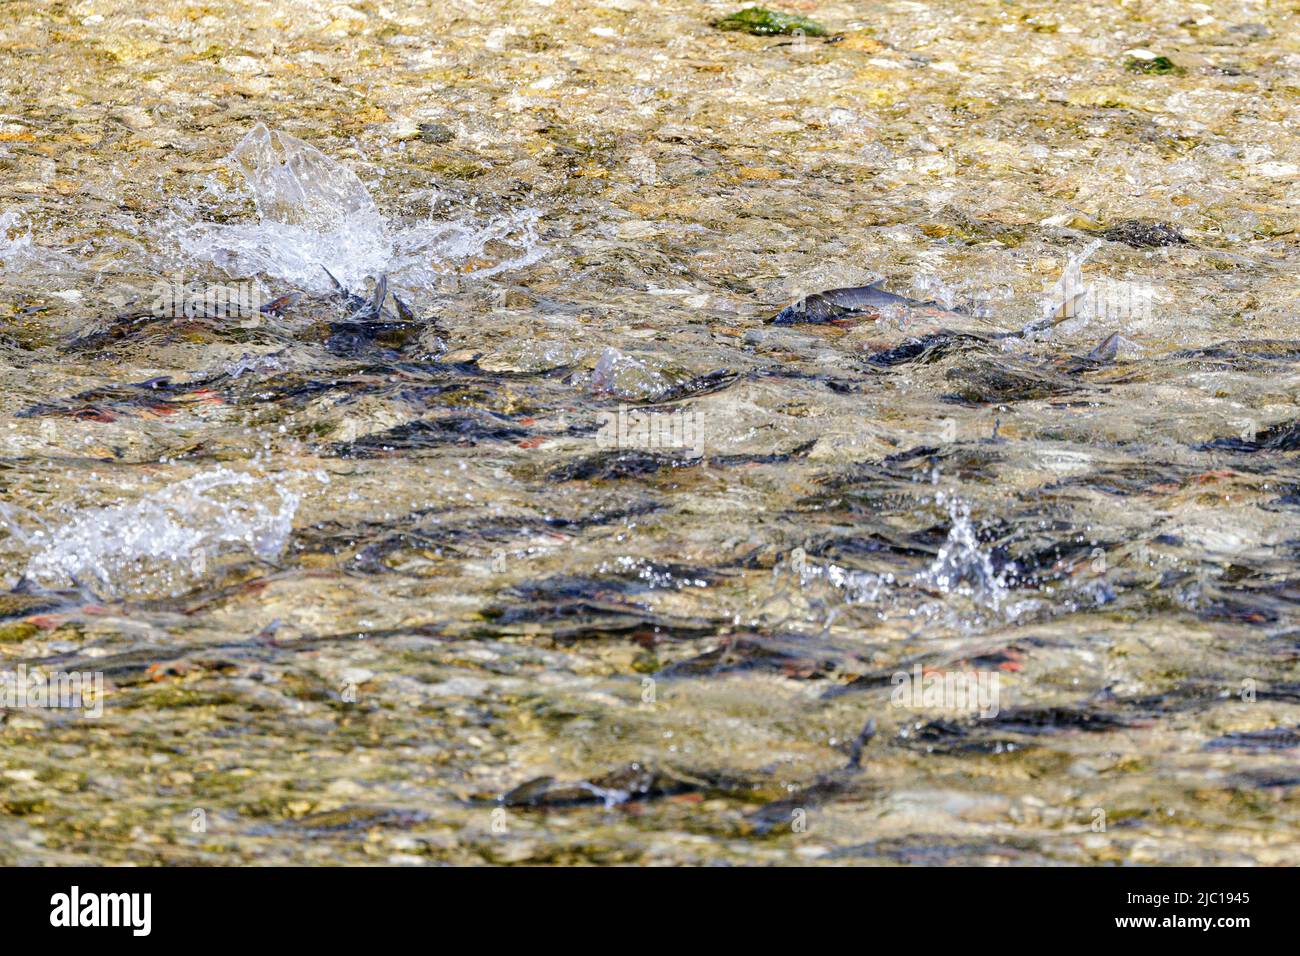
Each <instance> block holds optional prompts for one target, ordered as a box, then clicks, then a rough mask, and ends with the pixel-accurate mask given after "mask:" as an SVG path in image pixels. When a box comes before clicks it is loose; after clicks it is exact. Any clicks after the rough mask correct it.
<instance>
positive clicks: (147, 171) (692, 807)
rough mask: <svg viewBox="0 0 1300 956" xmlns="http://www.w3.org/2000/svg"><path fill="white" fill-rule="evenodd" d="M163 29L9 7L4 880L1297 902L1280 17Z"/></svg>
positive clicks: (1078, 15)
mask: <svg viewBox="0 0 1300 956" xmlns="http://www.w3.org/2000/svg"><path fill="white" fill-rule="evenodd" d="M150 6H151V11H153V12H142V11H141V9H140V6H139V5H138V4H128V3H125V2H117V0H104V2H99V0H84V2H80V3H73V4H64V5H52V4H46V3H37V2H10V3H6V4H4V5H3V6H0V164H3V172H4V176H3V181H2V182H3V185H2V186H0V188H2V189H3V195H4V208H3V210H2V211H0V293H2V294H0V363H2V364H0V368H3V372H2V373H0V374H2V375H3V387H2V388H0V416H3V417H2V418H0V586H2V587H3V589H4V591H5V593H4V594H3V595H0V651H3V653H4V655H5V658H6V660H5V663H4V665H3V666H4V667H5V668H8V669H11V670H12V669H14V668H17V667H18V665H19V664H23V665H25V666H26V667H27V668H28V669H32V668H37V667H39V668H44V669H46V670H50V671H86V672H92V671H97V672H101V673H103V674H104V676H105V680H106V682H107V685H108V696H107V700H106V702H105V709H104V714H103V716H102V717H100V718H98V719H87V718H85V717H83V716H82V715H81V714H80V713H79V712H77V711H75V710H70V709H63V710H60V709H49V708H44V709H42V708H31V707H26V708H11V709H8V710H7V711H6V712H5V714H4V720H3V724H0V774H3V777H2V780H3V785H4V795H3V798H0V835H2V836H3V840H0V846H2V847H3V851H2V855H0V860H2V861H3V862H9V863H16V862H21V863H49V862H76V861H80V862H91V861H95V862H98V861H108V862H135V863H144V864H149V863H184V862H211V863H215V862H235V861H239V860H249V861H258V862H268V863H272V862H319V863H357V862H403V863H405V862H411V863H424V862H458V863H476V862H584V861H591V862H609V863H612V862H636V863H647V864H649V863H693V862H706V861H728V862H757V863H790V862H799V863H810V862H837V863H858V862H874V863H880V862H885V863H934V864H944V863H998V864H1007V863H1044V862H1051V863H1080V864H1088V863H1243V864H1244V863H1264V864H1273V863H1291V864H1294V863H1296V862H1300V858H1298V857H1300V854H1297V850H1296V847H1297V846H1300V841H1298V840H1297V831H1298V830H1300V819H1298V817H1297V811H1296V802H1295V794H1296V788H1297V786H1300V776H1298V775H1297V770H1296V758H1297V746H1298V745H1300V731H1297V729H1296V728H1297V726H1298V725H1300V674H1298V673H1297V661H1300V614H1298V613H1297V611H1298V606H1297V602H1300V580H1298V579H1297V576H1296V560H1297V556H1298V554H1300V524H1298V523H1297V515H1298V514H1300V468H1297V465H1296V458H1295V456H1296V451H1297V449H1300V425H1297V418H1298V413H1297V404H1298V399H1297V396H1298V395H1300V372H1298V364H1297V363H1300V334H1298V331H1297V314H1296V291H1297V287H1298V285H1300V282H1298V280H1297V278H1296V276H1297V271H1296V266H1297V262H1298V260H1300V255H1298V254H1297V249H1296V231H1295V230H1296V227H1297V215H1296V208H1297V206H1296V204H1297V200H1300V148H1298V147H1297V145H1296V137H1295V131H1296V125H1297V122H1298V121H1300V101H1298V100H1297V89H1298V87H1297V80H1296V77H1297V75H1300V74H1298V73H1297V71H1298V70H1300V51H1298V50H1297V49H1296V47H1295V42H1294V37H1295V36H1296V35H1297V31H1296V27H1297V24H1296V17H1295V15H1294V14H1293V13H1291V12H1289V11H1287V10H1284V9H1282V7H1281V6H1279V5H1265V4H1257V3H1243V2H1237V3H1228V4H1218V5H1214V6H1213V7H1211V6H1210V5H1208V4H1186V3H1156V4H1141V5H1138V4H1120V3H1089V4H1084V5H1078V4H1071V5H1060V4H1045V3H1016V4H1008V3H1002V2H984V3H981V2H976V3H970V2H962V3H947V2H942V3H919V2H898V3H884V4H870V5H867V4H846V3H799V4H795V5H794V8H796V9H798V11H799V12H802V13H805V14H806V15H809V16H813V17H815V18H816V19H818V20H820V21H822V22H823V23H825V24H826V25H827V26H828V27H829V28H830V32H831V33H832V34H837V35H838V34H843V38H842V39H835V40H833V41H831V42H823V41H822V40H821V39H812V38H803V39H791V38H788V37H754V36H748V35H744V34H740V33H731V32H722V31H719V30H716V29H714V28H712V27H711V26H710V23H711V21H713V20H714V19H716V18H717V17H719V16H722V15H724V14H726V13H729V12H732V11H733V10H734V9H735V7H734V6H733V5H731V4H729V3H727V4H724V3H705V2H689V3H688V2H676V0H670V2H667V3H660V4H649V3H642V2H638V0H607V2H603V3H598V4H585V3H583V4H579V3H570V2H567V0H549V2H533V3H522V4H516V3H510V4H506V3H499V2H495V0H494V2H490V3H475V4H468V3H466V4H455V3H452V4H435V5H429V4H425V3H416V2H412V0H393V2H390V3H387V4H384V5H381V6H373V5H368V4H363V5H358V6H356V7H352V6H346V5H342V4H338V5H329V4H319V3H306V2H296V3H284V4H251V3H237V2H230V0H223V2H221V3H219V4H216V5H212V4H209V5H208V6H198V5H192V4H185V3H173V2H164V3H160V4H153V5H150ZM1153 55H1154V56H1167V57H1169V58H1170V61H1169V65H1170V66H1171V67H1172V68H1173V72H1144V70H1145V69H1149V67H1143V66H1142V64H1150V63H1153V62H1155V61H1154V60H1153V59H1152V56H1153ZM1130 220H1149V221H1155V222H1160V223H1166V224H1170V225H1171V226H1174V227H1176V228H1177V229H1179V230H1181V234H1182V236H1184V237H1185V238H1186V240H1187V242H1186V243H1173V244H1166V245H1142V244H1140V240H1141V237H1142V235H1149V234H1150V233H1143V232H1142V231H1141V230H1140V229H1139V230H1138V231H1134V230H1135V229H1136V228H1137V227H1121V228H1120V229H1119V230H1118V231H1114V230H1112V231H1111V232H1109V233H1107V232H1106V230H1108V229H1111V228H1112V227H1115V226H1117V225H1119V224H1123V223H1125V222H1127V221H1130ZM1144 228H1145V227H1144ZM1126 229H1127V230H1128V231H1127V232H1126V231H1125V230H1126ZM1108 236H1109V238H1107V237H1108ZM1124 238H1128V239H1130V240H1133V241H1134V242H1137V243H1138V244H1130V243H1126V242H1124V241H1119V240H1122V239H1124ZM327 270H328V271H327ZM381 274H383V275H386V277H387V279H386V281H387V284H388V286H387V291H388V292H389V293H395V294H396V297H397V298H393V297H392V295H388V296H386V297H385V300H384V311H383V313H382V314H369V313H367V311H366V309H367V301H368V300H369V299H370V297H371V296H372V290H373V288H374V284H375V282H376V280H377V279H378V277H379V276H380V275H381ZM331 275H333V276H334V277H335V278H337V280H338V281H339V282H340V283H341V284H342V285H343V286H344V287H346V289H347V290H349V293H350V295H344V294H339V293H338V292H337V291H336V289H335V286H334V283H333V281H332V280H331ZM878 278H884V279H885V287H886V288H888V289H889V290H891V291H893V292H897V293H899V294H905V295H909V296H912V297H914V298H917V299H921V300H934V301H935V302H936V303H937V306H938V307H940V308H942V309H944V310H954V311H952V312H940V311H939V308H927V309H922V310H916V309H909V308H904V307H899V308H885V309H882V310H880V311H879V312H878V313H877V314H873V315H871V316H868V317H864V318H860V319H859V320H857V321H850V322H844V323H840V324H836V325H808V324H804V325H793V326H774V325H771V324H768V322H767V320H768V319H769V318H770V317H771V316H773V315H774V314H775V313H776V312H777V311H779V310H780V309H782V308H783V307H785V306H786V305H789V304H790V303H791V302H792V301H795V300H797V299H799V298H800V297H801V296H804V295H807V294H809V293H812V292H817V291H819V290H823V289H829V288H837V287H844V286H851V285H858V284H863V283H866V282H868V281H872V280H875V279H878ZM214 289H221V290H225V291H224V292H223V295H225V294H226V293H227V292H228V293H229V295H228V296H227V297H226V298H220V297H218V299H216V300H213V299H212V298H211V294H212V291H213V290H214ZM294 293H297V295H294ZM205 296H207V298H205ZM231 296H233V297H234V298H233V299H232V298H231ZM241 296H243V297H245V298H240V297H241ZM286 297H287V298H286ZM236 300H237V302H238V303H242V305H241V306H240V308H238V309H235V310H234V311H232V310H231V309H229V308H227V307H228V306H229V305H230V303H231V301H236ZM398 300H400V302H401V307H400V308H399V306H398ZM160 301H162V302H165V303H170V304H171V306H169V308H163V309H161V310H160V308H159V306H158V303H159V302H160ZM214 301H216V302H217V305H218V306H219V307H214V306H213V302H214ZM248 302H252V303H253V306H252V307H251V308H244V307H243V305H246V304H247V303H248ZM1062 302H1071V303H1072V306H1071V308H1070V309H1068V310H1067V311H1066V312H1064V313H1059V314H1058V307H1059V306H1060V305H1061V304H1062ZM268 303H271V304H273V306H274V307H272V308H269V309H268V310H267V311H262V310H261V309H260V306H261V305H264V304H268ZM1054 315H1056V316H1057V317H1060V316H1061V315H1064V316H1065V321H1061V322H1058V323H1056V324H1054V325H1051V326H1050V327H1048V326H1047V325H1043V323H1042V322H1041V321H1040V320H1043V319H1044V317H1048V318H1050V317H1052V316H1054ZM1033 322H1039V323H1040V325H1043V330H1042V331H1038V332H1036V333H1034V334H1031V335H1027V336H1023V337H1010V338H994V337H992V334H993V333H999V332H1010V331H1014V330H1018V329H1021V328H1023V327H1024V326H1026V325H1027V324H1029V323H1033ZM941 328H942V329H947V330H957V331H961V332H963V333H967V334H966V336H965V337H961V338H953V337H951V336H949V337H943V336H940V337H939V338H938V339H933V340H930V339H926V340H925V341H928V342H932V343H933V347H931V348H929V349H928V350H925V349H916V350H913V352H908V353H907V354H906V355H904V354H903V353H895V352H891V351H890V350H893V349H896V348H897V347H899V346H904V347H906V346H908V344H909V343H913V342H915V341H916V340H917V339H918V338H920V337H923V336H926V335H929V334H932V333H934V332H936V331H937V330H939V329H941ZM1114 332H1118V333H1119V347H1118V352H1117V354H1115V355H1114V356H1113V357H1111V356H1110V355H1109V354H1108V353H1107V352H1106V350H1105V349H1104V348H1102V349H1100V350H1099V351H1098V352H1096V353H1094V357H1092V358H1088V357H1087V356H1088V354H1089V353H1090V352H1092V351H1093V350H1094V349H1097V348H1098V346H1099V344H1104V342H1105V340H1107V339H1108V337H1109V336H1110V335H1111V334H1112V333H1114ZM882 355H890V356H894V355H897V356H899V357H898V359H897V361H895V360H894V359H893V358H890V359H889V361H884V360H882V359H881V358H880V356H882ZM955 674H972V675H983V680H984V683H983V684H981V685H980V686H981V687H983V688H985V689H987V688H988V687H990V686H995V687H996V688H997V700H996V707H994V708H991V710H992V711H994V712H992V713H990V708H988V707H983V708H982V712H981V709H980V708H973V707H969V706H955V705H954V704H953V702H952V701H951V700H945V699H938V698H936V699H927V698H926V697H925V695H924V694H920V693H917V694H912V693H910V688H911V684H910V683H903V680H905V681H908V682H910V681H916V680H919V681H921V682H924V681H926V680H927V678H934V677H937V678H938V679H940V680H942V678H944V676H945V675H955ZM989 678H996V680H995V682H993V683H992V684H990V683H989ZM900 685H901V686H900ZM967 703H970V702H969V701H968V702H967ZM986 703H987V702H986ZM871 718H874V719H875V721H876V727H877V730H876V734H875V736H874V738H872V739H870V740H867V741H866V742H865V744H864V745H863V746H862V749H861V755H860V756H861V760H860V766H857V767H855V766H853V765H852V764H853V761H852V760H851V759H850V754H851V752H852V750H853V746H854V741H855V740H856V739H858V735H859V733H860V731H861V730H862V728H863V726H864V724H865V723H866V722H867V721H868V719H871ZM545 778H550V779H549V780H548V779H545Z"/></svg>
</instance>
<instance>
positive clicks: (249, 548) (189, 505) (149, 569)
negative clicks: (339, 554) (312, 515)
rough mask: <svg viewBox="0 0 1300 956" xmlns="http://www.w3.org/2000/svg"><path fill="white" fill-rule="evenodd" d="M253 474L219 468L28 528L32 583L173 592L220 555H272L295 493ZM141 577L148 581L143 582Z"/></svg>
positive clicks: (282, 539) (285, 530) (287, 526)
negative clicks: (57, 521) (54, 523)
mask: <svg viewBox="0 0 1300 956" xmlns="http://www.w3.org/2000/svg"><path fill="white" fill-rule="evenodd" d="M267 484H268V480H267V479H265V478H261V477H258V476H255V475H251V474H246V473H240V472H234V471H231V470H229V469H227V468H217V469H214V470H212V471H206V472H201V473H199V474H197V475H194V476H193V477H191V478H187V479H185V480H183V481H178V482H175V483H173V484H170V485H167V486H165V487H163V488H160V489H158V490H157V491H156V492H154V493H153V494H151V495H149V496H148V497H146V498H144V499H142V500H140V501H136V502H132V503H130V504H121V505H114V506H111V507H107V508H95V509H89V510H82V511H80V512H78V513H77V514H76V515H75V517H73V518H72V520H70V521H69V522H67V523H66V524H64V525H62V526H58V527H53V528H42V529H39V530H35V531H32V532H30V533H28V534H27V536H26V541H25V542H24V543H25V544H27V545H28V546H29V547H31V548H33V549H35V550H36V552H37V553H36V554H35V555H34V556H33V557H32V558H31V559H30V560H29V561H28V563H27V568H26V571H25V575H24V576H25V577H26V578H27V579H28V580H29V581H30V582H32V583H33V584H37V585H41V586H46V587H67V586H69V585H78V584H85V585H87V586H90V587H93V588H94V589H95V590H96V591H97V592H99V593H101V594H105V595H110V594H113V595H116V594H123V593H126V592H128V591H132V592H134V591H137V590H140V589H141V586H142V585H143V586H145V587H146V588H147V589H149V590H154V589H155V587H156V588H160V589H161V590H163V591H165V592H168V593H171V594H173V595H175V594H178V593H181V592H182V591H183V590H184V589H186V588H187V587H189V586H191V585H192V584H193V582H194V581H195V580H197V579H199V578H201V577H202V576H203V575H204V574H205V573H206V572H207V567H208V562H209V561H211V560H212V559H214V558H216V557H218V556H219V555H222V554H226V553H231V552H244V553H250V554H253V555H255V556H256V557H259V558H262V559H263V560H273V559H275V558H277V557H278V556H279V555H280V553H281V552H282V551H283V550H284V546H285V544H286V542H287V541H288V538H289V534H290V532H291V530H292V527H293V518H294V515H295V514H296V513H297V510H298V504H299V501H300V498H299V496H298V495H297V494H296V493H294V492H292V491H290V490H288V489H287V488H285V487H284V486H283V485H281V484H276V483H271V487H270V493H269V494H268V489H267ZM141 578H144V579H146V580H144V581H141V580H140V579H141Z"/></svg>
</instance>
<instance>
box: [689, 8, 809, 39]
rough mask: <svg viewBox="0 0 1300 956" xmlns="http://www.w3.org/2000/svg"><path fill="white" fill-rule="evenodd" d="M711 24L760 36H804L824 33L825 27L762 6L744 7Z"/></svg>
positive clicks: (803, 18) (804, 18)
mask: <svg viewBox="0 0 1300 956" xmlns="http://www.w3.org/2000/svg"><path fill="white" fill-rule="evenodd" d="M713 25H714V26H715V27H717V28H718V29H719V30H743V31H744V32H745V33H752V34H753V35H754V36H760V37H769V36H776V35H778V34H787V35H791V34H796V33H797V34H802V35H803V36H806V37H820V36H825V35H826V28H825V27H824V26H822V25H821V24H820V23H818V22H817V21H816V20H809V19H808V18H807V17H801V16H799V15H797V14H794V13H777V12H776V11H774V10H768V9H766V8H764V7H746V8H745V9H744V10H739V11H737V12H736V13H733V14H731V16H729V17H723V18H722V19H721V20H715V21H714V22H713Z"/></svg>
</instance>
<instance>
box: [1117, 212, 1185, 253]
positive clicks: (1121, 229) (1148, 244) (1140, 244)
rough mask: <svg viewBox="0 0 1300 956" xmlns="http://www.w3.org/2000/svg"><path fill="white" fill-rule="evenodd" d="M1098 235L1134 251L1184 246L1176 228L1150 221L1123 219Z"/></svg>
mask: <svg viewBox="0 0 1300 956" xmlns="http://www.w3.org/2000/svg"><path fill="white" fill-rule="evenodd" d="M1099 235H1100V236H1101V237H1102V238H1103V239H1107V240H1109V241H1111V242H1122V243H1124V245H1126V246H1132V247H1133V248H1135V249H1143V248H1153V247H1157V246H1178V245H1186V244H1187V239H1186V237H1184V236H1183V234H1182V232H1180V231H1179V229H1178V227H1177V226H1175V225H1171V224H1170V223H1167V222H1156V221H1154V220H1150V219H1124V220H1121V221H1120V222H1117V223H1115V224H1113V225H1111V226H1108V227H1107V228H1105V229H1103V230H1102V231H1101V232H1100V233H1099Z"/></svg>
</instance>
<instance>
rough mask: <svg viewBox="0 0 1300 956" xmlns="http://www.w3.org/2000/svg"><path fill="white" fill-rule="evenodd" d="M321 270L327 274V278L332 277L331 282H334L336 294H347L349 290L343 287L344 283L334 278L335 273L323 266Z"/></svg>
mask: <svg viewBox="0 0 1300 956" xmlns="http://www.w3.org/2000/svg"><path fill="white" fill-rule="evenodd" d="M321 269H322V270H323V271H324V273H325V274H326V275H327V276H329V277H330V282H333V283H334V291H336V292H347V291H348V290H347V289H345V288H344V287H343V283H342V282H340V281H339V280H338V279H336V278H334V273H332V272H330V271H329V270H328V269H326V268H325V267H324V266H321Z"/></svg>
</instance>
